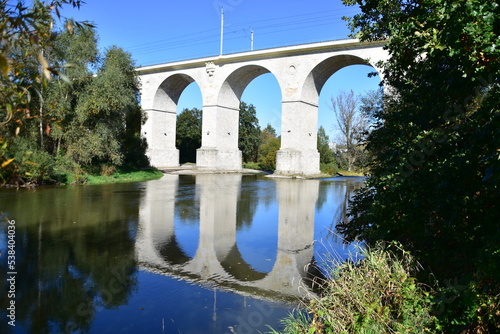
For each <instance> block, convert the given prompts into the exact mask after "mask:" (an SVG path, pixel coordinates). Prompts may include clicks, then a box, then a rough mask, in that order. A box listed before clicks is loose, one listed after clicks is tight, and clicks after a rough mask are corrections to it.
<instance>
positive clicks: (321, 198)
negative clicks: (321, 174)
mask: <svg viewBox="0 0 500 334" xmlns="http://www.w3.org/2000/svg"><path fill="white" fill-rule="evenodd" d="M327 194H328V183H326V182H322V183H320V184H319V192H318V200H317V201H316V210H318V211H320V210H321V209H322V208H323V204H325V203H326V201H327V199H328V198H327Z"/></svg>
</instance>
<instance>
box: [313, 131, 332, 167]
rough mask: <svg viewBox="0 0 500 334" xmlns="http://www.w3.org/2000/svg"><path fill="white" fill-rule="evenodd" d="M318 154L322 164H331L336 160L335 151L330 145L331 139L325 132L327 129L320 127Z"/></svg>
mask: <svg viewBox="0 0 500 334" xmlns="http://www.w3.org/2000/svg"><path fill="white" fill-rule="evenodd" d="M317 136H318V145H317V146H318V152H319V162H320V163H322V164H329V163H330V162H332V161H333V160H334V157H333V151H332V149H331V148H330V146H329V145H328V144H329V142H330V137H328V135H327V134H326V132H325V128H323V126H320V127H319V129H318V134H317Z"/></svg>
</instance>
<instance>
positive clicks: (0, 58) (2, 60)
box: [0, 54, 10, 76]
mask: <svg viewBox="0 0 500 334" xmlns="http://www.w3.org/2000/svg"><path fill="white" fill-rule="evenodd" d="M0 70H1V71H2V73H3V75H4V76H7V75H8V74H9V70H10V66H9V61H8V60H7V58H6V57H5V56H4V55H3V54H0Z"/></svg>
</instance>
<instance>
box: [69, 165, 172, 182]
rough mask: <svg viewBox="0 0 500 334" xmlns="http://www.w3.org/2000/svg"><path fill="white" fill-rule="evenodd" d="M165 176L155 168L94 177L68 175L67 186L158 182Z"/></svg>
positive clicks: (86, 174)
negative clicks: (157, 180)
mask: <svg viewBox="0 0 500 334" xmlns="http://www.w3.org/2000/svg"><path fill="white" fill-rule="evenodd" d="M162 176H163V173H162V172H161V171H159V170H157V169H155V168H151V169H140V170H130V169H126V170H121V169H117V170H116V171H115V172H114V173H112V174H110V175H106V174H105V175H94V174H89V173H83V174H69V175H66V182H64V183H65V184H88V185H92V184H107V183H124V182H142V181H149V180H156V179H159V178H161V177H162Z"/></svg>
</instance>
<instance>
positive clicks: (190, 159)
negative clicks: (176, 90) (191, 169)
mask: <svg viewBox="0 0 500 334" xmlns="http://www.w3.org/2000/svg"><path fill="white" fill-rule="evenodd" d="M202 105H203V102H202V95H201V89H200V86H199V85H198V84H197V82H196V81H193V82H191V83H190V84H189V85H188V86H187V87H186V88H185V89H184V90H183V91H182V93H181V95H180V97H179V100H178V102H177V124H176V129H177V130H176V147H177V149H178V150H179V162H180V163H181V164H184V163H196V150H197V149H199V148H200V147H201V124H202V110H203V107H202Z"/></svg>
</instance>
